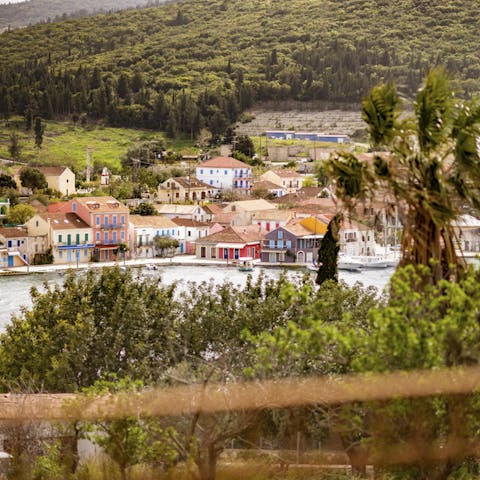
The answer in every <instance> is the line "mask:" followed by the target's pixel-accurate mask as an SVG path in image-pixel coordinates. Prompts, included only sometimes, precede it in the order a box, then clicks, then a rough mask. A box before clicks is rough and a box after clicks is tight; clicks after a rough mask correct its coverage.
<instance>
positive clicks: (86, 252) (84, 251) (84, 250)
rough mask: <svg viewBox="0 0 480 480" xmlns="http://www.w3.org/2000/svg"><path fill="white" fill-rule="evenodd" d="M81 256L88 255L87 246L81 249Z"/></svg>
mask: <svg viewBox="0 0 480 480" xmlns="http://www.w3.org/2000/svg"><path fill="white" fill-rule="evenodd" d="M83 256H84V257H88V248H84V249H83Z"/></svg>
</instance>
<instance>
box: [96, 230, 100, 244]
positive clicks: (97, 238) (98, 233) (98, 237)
mask: <svg viewBox="0 0 480 480" xmlns="http://www.w3.org/2000/svg"><path fill="white" fill-rule="evenodd" d="M96 240H97V242H99V241H100V232H97V236H96Z"/></svg>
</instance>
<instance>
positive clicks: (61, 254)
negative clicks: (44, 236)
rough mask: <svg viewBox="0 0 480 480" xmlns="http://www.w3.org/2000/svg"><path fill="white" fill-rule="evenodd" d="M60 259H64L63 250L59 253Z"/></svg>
mask: <svg viewBox="0 0 480 480" xmlns="http://www.w3.org/2000/svg"><path fill="white" fill-rule="evenodd" d="M58 258H63V251H62V250H60V251H59V252H58Z"/></svg>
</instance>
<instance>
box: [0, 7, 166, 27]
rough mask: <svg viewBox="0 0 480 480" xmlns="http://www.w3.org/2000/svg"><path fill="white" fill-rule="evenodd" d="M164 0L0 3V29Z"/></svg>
mask: <svg viewBox="0 0 480 480" xmlns="http://www.w3.org/2000/svg"><path fill="white" fill-rule="evenodd" d="M164 1H165V0H159V1H156V0H153V1H152V0H82V2H81V4H80V5H79V3H78V1H77V0H27V1H24V2H20V3H6V4H2V5H0V31H2V30H4V29H7V28H16V27H25V26H27V25H33V24H35V23H40V22H45V21H50V20H59V19H61V18H62V17H70V16H72V17H84V16H86V15H91V14H93V13H99V12H101V11H103V12H105V11H109V10H122V9H125V8H132V7H137V6H145V5H147V4H152V5H153V4H155V3H156V4H159V3H164Z"/></svg>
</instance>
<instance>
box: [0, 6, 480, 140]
mask: <svg viewBox="0 0 480 480" xmlns="http://www.w3.org/2000/svg"><path fill="white" fill-rule="evenodd" d="M84 3H85V2H84ZM479 23H480V2H478V1H477V0H398V1H396V2H392V1H390V0H344V1H340V0H267V1H265V2H258V1H256V0H195V1H189V2H183V3H180V4H167V5H162V6H158V7H152V8H146V9H136V10H127V11H123V12H118V13H112V14H103V15H98V16H95V17H90V18H84V19H77V20H67V21H64V22H58V23H52V24H46V25H37V26H33V27H30V28H27V29H22V30H15V31H11V32H5V33H3V34H2V35H1V36H0V115H3V116H8V115H10V114H12V113H14V112H16V113H19V114H26V115H27V118H28V117H29V116H32V115H37V114H38V115H42V116H43V117H45V118H52V117H58V116H70V117H71V116H73V117H74V118H75V117H79V118H81V117H82V115H83V116H86V115H88V117H90V118H93V119H104V120H105V121H106V122H108V123H109V124H110V125H118V126H136V127H145V128H155V129H165V130H167V131H168V132H169V134H170V135H176V134H178V133H185V134H189V135H191V136H194V135H195V134H196V133H198V131H199V129H200V128H201V127H202V126H203V125H206V126H208V127H209V128H210V130H212V132H213V133H214V134H221V133H222V132H223V131H224V130H225V128H226V126H227V125H228V124H229V123H230V122H233V121H235V120H236V119H237V118H238V115H239V113H240V112H241V111H243V110H244V109H246V108H248V107H250V106H251V105H252V104H253V103H254V102H255V101H265V100H267V101H268V100H275V99H285V98H292V99H297V100H303V101H309V100H328V101H330V102H337V103H342V102H357V101H359V100H360V99H361V97H362V96H363V95H364V94H365V93H366V92H367V91H368V90H369V89H370V87H371V86H372V85H374V84H376V83H378V82H379V81H380V80H382V79H383V80H389V79H394V80H395V81H396V82H397V85H398V86H399V90H400V91H401V92H402V93H403V94H405V95H407V96H408V95H410V94H411V93H412V92H414V91H415V90H416V89H417V87H418V85H419V81H420V79H421V78H422V77H423V76H424V74H425V71H426V70H427V69H428V68H429V67H431V66H433V65H436V64H444V65H446V67H447V68H448V70H449V71H450V72H452V74H454V76H455V78H457V79H458V80H459V82H461V87H462V89H464V90H465V91H466V92H467V94H468V93H471V92H476V91H478V90H479V88H480V80H479V78H480V75H479V73H480V61H479V60H480V58H479V57H480V50H479V49H478V46H477V30H478V24H479Z"/></svg>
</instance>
